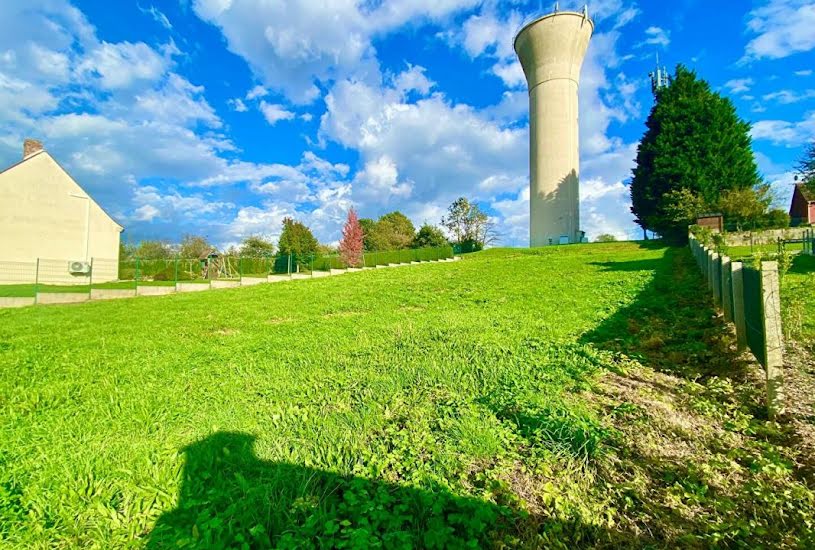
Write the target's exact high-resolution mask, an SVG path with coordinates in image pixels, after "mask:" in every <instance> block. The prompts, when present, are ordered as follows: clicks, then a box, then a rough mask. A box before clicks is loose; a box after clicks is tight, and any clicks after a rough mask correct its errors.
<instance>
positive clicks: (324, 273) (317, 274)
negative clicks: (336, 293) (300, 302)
mask: <svg viewBox="0 0 815 550" xmlns="http://www.w3.org/2000/svg"><path fill="white" fill-rule="evenodd" d="M330 275H331V273H330V272H328V271H312V272H311V276H312V277H315V278H317V277H329V276H330Z"/></svg>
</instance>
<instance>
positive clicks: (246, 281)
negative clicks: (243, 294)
mask: <svg viewBox="0 0 815 550" xmlns="http://www.w3.org/2000/svg"><path fill="white" fill-rule="evenodd" d="M268 282H269V278H268V277H264V278H262V279H261V278H260V277H243V278H242V279H241V286H253V285H259V284H260V283H268Z"/></svg>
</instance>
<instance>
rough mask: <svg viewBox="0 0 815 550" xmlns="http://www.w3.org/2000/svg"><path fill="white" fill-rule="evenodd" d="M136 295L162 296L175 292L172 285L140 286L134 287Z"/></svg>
mask: <svg viewBox="0 0 815 550" xmlns="http://www.w3.org/2000/svg"><path fill="white" fill-rule="evenodd" d="M136 294H137V295H138V296H164V295H166V294H175V287H174V286H140V287H138V288H137V289H136Z"/></svg>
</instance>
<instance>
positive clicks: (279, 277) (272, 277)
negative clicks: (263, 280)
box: [267, 275, 291, 283]
mask: <svg viewBox="0 0 815 550" xmlns="http://www.w3.org/2000/svg"><path fill="white" fill-rule="evenodd" d="M267 280H268V282H270V283H280V282H283V281H291V277H289V276H288V275H269V278H268V279H267Z"/></svg>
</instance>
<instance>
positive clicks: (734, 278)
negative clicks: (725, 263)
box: [730, 262, 747, 351]
mask: <svg viewBox="0 0 815 550" xmlns="http://www.w3.org/2000/svg"><path fill="white" fill-rule="evenodd" d="M730 283H731V284H732V285H733V324H734V325H736V340H737V342H738V347H739V351H744V349H745V348H746V347H747V323H746V321H745V319H744V264H742V263H741V262H732V263H731V264H730Z"/></svg>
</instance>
